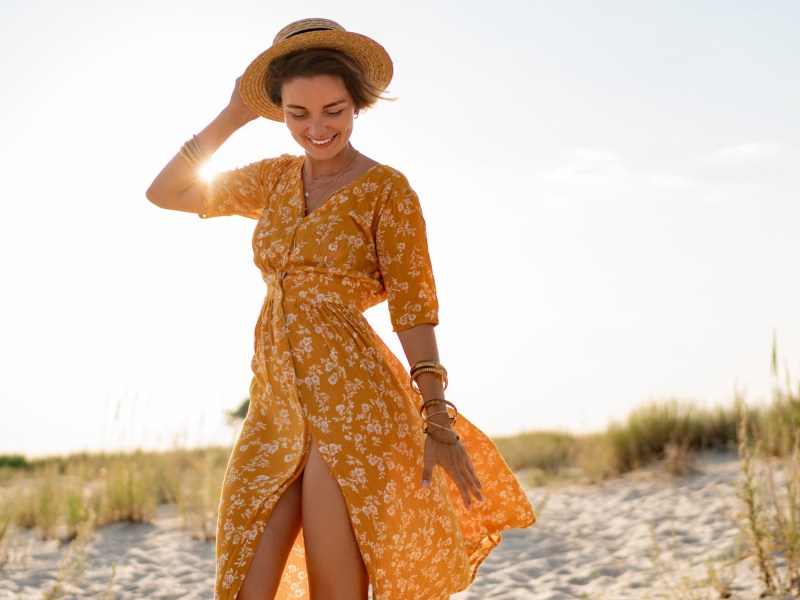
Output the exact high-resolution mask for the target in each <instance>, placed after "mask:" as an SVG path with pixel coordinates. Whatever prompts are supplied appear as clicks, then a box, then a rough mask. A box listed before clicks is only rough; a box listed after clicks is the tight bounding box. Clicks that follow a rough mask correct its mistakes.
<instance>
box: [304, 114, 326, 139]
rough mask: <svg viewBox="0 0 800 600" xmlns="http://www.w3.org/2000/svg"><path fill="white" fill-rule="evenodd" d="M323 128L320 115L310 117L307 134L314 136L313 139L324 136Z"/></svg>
mask: <svg viewBox="0 0 800 600" xmlns="http://www.w3.org/2000/svg"><path fill="white" fill-rule="evenodd" d="M325 129H326V125H325V123H324V122H323V119H322V117H312V118H311V123H310V124H309V126H308V134H309V135H310V136H311V137H312V138H314V139H315V140H319V139H322V138H324V137H325V133H326V132H325Z"/></svg>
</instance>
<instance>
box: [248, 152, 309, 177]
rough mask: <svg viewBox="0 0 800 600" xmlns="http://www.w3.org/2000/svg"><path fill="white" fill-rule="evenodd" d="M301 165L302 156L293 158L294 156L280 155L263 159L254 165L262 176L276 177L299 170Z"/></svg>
mask: <svg viewBox="0 0 800 600" xmlns="http://www.w3.org/2000/svg"><path fill="white" fill-rule="evenodd" d="M302 163H303V157H302V156H295V155H294V154H281V155H280V156H276V157H274V158H265V159H264V160H260V161H258V162H257V163H254V165H256V166H257V169H258V171H259V172H260V173H261V174H262V175H264V176H269V175H272V174H274V175H277V176H280V175H282V174H284V173H286V172H288V171H292V170H294V169H296V168H299V167H300V165H302Z"/></svg>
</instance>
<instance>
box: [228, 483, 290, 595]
mask: <svg viewBox="0 0 800 600" xmlns="http://www.w3.org/2000/svg"><path fill="white" fill-rule="evenodd" d="M302 479H303V478H302V475H301V476H300V477H298V478H297V479H295V480H294V482H292V485H290V486H289V487H288V488H286V490H285V491H284V492H283V494H281V497H280V499H279V500H278V502H277V504H275V507H274V508H273V509H272V513H270V515H269V520H268V521H267V526H266V527H265V528H264V533H263V535H262V536H261V541H260V542H259V543H258V548H256V553H255V555H254V556H253V561H252V562H251V563H250V568H249V569H248V570H247V575H246V576H245V579H244V583H243V584H242V587H241V589H240V590H239V593H238V595H237V596H236V600H256V599H258V600H264V599H265V598H274V597H275V593H276V592H277V590H278V585H279V584H280V581H281V574H282V573H283V568H284V566H285V565H286V559H287V558H288V557H289V552H290V551H291V549H292V545H293V544H294V541H295V539H296V538H297V534H298V532H299V531H300V517H301V512H300V511H301V502H302V491H303V481H302Z"/></svg>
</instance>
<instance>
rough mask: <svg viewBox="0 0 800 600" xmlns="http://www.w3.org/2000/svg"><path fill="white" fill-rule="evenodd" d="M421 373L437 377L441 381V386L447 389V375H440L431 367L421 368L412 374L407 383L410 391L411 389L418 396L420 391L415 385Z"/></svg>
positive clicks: (440, 373) (437, 370)
mask: <svg viewBox="0 0 800 600" xmlns="http://www.w3.org/2000/svg"><path fill="white" fill-rule="evenodd" d="M422 373H432V374H433V375H438V376H439V379H441V381H442V386H443V388H444V389H445V390H446V389H447V375H446V374H445V373H442V372H441V371H440V370H439V369H434V368H432V367H421V368H419V369H417V370H416V371H414V374H413V375H412V376H411V379H410V381H409V383H410V384H411V389H413V390H414V391H415V392H417V393H418V394H421V393H422V391H421V390H420V389H419V386H418V385H417V377H419V376H420V375H421V374H422Z"/></svg>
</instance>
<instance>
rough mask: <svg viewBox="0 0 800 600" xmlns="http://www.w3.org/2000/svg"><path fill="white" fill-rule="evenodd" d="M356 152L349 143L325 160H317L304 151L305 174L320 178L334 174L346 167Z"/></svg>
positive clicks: (312, 177)
mask: <svg viewBox="0 0 800 600" xmlns="http://www.w3.org/2000/svg"><path fill="white" fill-rule="evenodd" d="M356 154H357V151H356V150H355V148H353V146H351V145H350V144H349V143H348V144H347V146H345V147H344V148H343V149H342V151H341V152H339V153H338V154H337V155H336V156H333V157H332V158H329V159H325V160H318V159H316V158H314V157H312V156H310V155H309V154H308V153H306V160H305V164H304V167H305V172H306V176H307V177H310V178H311V179H320V178H323V177H326V176H328V175H334V174H336V173H338V172H339V171H341V170H342V169H345V168H347V166H348V165H349V164H350V163H351V162H352V161H353V159H354V158H355V156H356Z"/></svg>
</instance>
